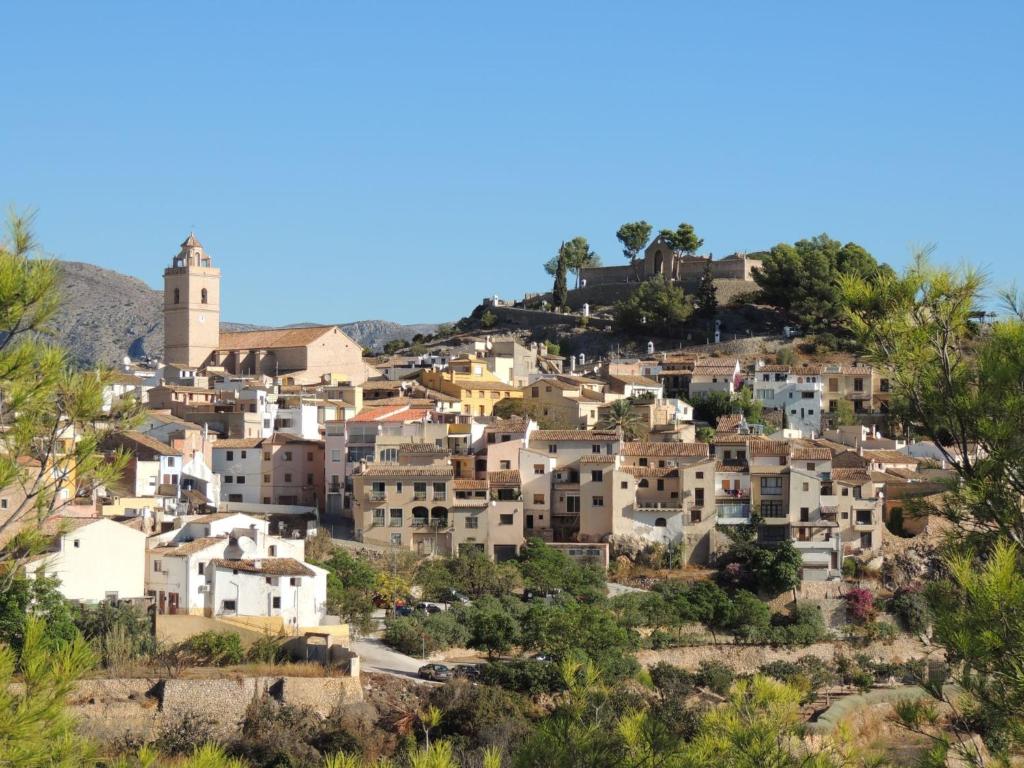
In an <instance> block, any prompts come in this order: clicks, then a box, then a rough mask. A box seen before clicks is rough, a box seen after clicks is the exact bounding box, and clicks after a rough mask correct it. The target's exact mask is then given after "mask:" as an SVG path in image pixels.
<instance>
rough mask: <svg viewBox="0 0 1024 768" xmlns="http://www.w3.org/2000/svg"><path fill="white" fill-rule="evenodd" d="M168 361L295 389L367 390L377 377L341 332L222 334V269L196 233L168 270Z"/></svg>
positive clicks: (307, 329)
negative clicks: (339, 385) (328, 385)
mask: <svg viewBox="0 0 1024 768" xmlns="http://www.w3.org/2000/svg"><path fill="white" fill-rule="evenodd" d="M164 362H165V363H166V364H167V365H168V366H172V367H173V368H176V369H178V370H183V371H190V372H192V374H193V375H195V374H196V373H200V374H203V373H205V374H214V373H223V374H228V375H233V376H271V377H275V378H280V379H281V381H282V383H290V384H317V383H321V382H325V381H328V380H330V381H332V382H339V381H347V382H349V383H350V384H362V383H363V382H364V381H366V379H367V378H368V377H369V376H370V375H372V374H373V373H374V371H373V369H372V368H371V367H370V366H368V365H367V364H366V363H365V362H364V361H363V349H362V347H361V346H360V345H359V344H357V343H356V342H355V341H353V340H352V339H351V338H350V337H349V336H348V335H347V334H345V332H344V331H342V330H341V329H340V328H339V327H338V326H336V325H317V326H306V327H297V328H275V329H270V330H261V331H242V332H233V333H227V332H225V333H221V330H220V270H219V269H217V268H216V267H214V266H213V261H212V260H211V258H210V256H209V255H208V254H207V253H206V250H205V249H204V248H203V246H202V244H201V243H200V242H199V240H198V239H197V238H196V236H195V235H194V234H190V235H189V236H188V238H187V239H186V240H185V242H183V243H182V244H181V250H180V251H179V252H178V255H177V256H175V257H174V259H173V260H172V261H171V266H169V267H167V269H165V270H164Z"/></svg>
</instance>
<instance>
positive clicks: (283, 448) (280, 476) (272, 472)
mask: <svg viewBox="0 0 1024 768" xmlns="http://www.w3.org/2000/svg"><path fill="white" fill-rule="evenodd" d="M260 447H261V450H262V466H261V474H262V494H263V496H262V503H264V504H284V505H304V506H310V507H316V508H317V509H323V507H324V504H325V497H326V492H325V488H324V443H323V441H322V440H304V439H302V438H299V437H295V436H293V435H286V434H282V433H278V434H275V435H274V436H273V437H270V438H267V439H266V440H263V441H262V443H261V444H260Z"/></svg>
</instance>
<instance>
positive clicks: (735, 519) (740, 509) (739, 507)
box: [715, 502, 750, 525]
mask: <svg viewBox="0 0 1024 768" xmlns="http://www.w3.org/2000/svg"><path fill="white" fill-rule="evenodd" d="M715 514H716V516H717V518H718V522H719V523H720V524H722V525H748V524H749V523H750V505H749V504H741V503H729V502H718V505H717V507H716V510H715Z"/></svg>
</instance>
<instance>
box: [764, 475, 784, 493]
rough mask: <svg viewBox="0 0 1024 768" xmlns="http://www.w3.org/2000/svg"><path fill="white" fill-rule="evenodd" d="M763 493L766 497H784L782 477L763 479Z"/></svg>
mask: <svg viewBox="0 0 1024 768" xmlns="http://www.w3.org/2000/svg"><path fill="white" fill-rule="evenodd" d="M761 493H762V494H763V495H765V496H781V495H782V478H781V477H762V478H761Z"/></svg>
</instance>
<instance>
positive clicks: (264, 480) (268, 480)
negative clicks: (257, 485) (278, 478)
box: [263, 475, 270, 483]
mask: <svg viewBox="0 0 1024 768" xmlns="http://www.w3.org/2000/svg"><path fill="white" fill-rule="evenodd" d="M263 482H264V483H269V482H270V475H264V476H263Z"/></svg>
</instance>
